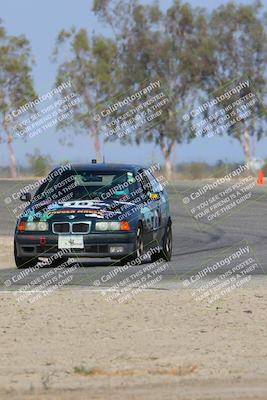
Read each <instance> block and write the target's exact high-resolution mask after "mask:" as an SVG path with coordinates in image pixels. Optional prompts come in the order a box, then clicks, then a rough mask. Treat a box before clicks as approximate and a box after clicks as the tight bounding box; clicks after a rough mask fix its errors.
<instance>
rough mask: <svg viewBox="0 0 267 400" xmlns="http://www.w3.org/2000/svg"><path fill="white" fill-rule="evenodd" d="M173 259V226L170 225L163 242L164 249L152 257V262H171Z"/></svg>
mask: <svg viewBox="0 0 267 400" xmlns="http://www.w3.org/2000/svg"><path fill="white" fill-rule="evenodd" d="M171 258H172V225H171V222H169V223H168V225H167V227H166V230H165V233H164V236H163V241H162V249H161V250H160V251H159V252H157V253H155V254H152V255H151V261H152V262H155V261H158V260H160V259H163V260H164V261H171Z"/></svg>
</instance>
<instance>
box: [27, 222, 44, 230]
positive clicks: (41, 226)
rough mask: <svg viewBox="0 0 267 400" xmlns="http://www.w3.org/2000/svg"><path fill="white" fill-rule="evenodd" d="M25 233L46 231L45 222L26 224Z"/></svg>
mask: <svg viewBox="0 0 267 400" xmlns="http://www.w3.org/2000/svg"><path fill="white" fill-rule="evenodd" d="M24 230H25V231H48V223H47V222H26V224H25V229H24Z"/></svg>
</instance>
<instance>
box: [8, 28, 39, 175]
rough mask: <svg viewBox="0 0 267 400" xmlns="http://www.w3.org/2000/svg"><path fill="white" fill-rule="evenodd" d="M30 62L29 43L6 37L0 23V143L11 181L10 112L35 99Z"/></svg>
mask: <svg viewBox="0 0 267 400" xmlns="http://www.w3.org/2000/svg"><path fill="white" fill-rule="evenodd" d="M32 62H33V61H32V57H31V49H30V45H29V41H28V40H27V39H26V38H25V36H24V35H20V36H9V35H7V33H6V31H5V29H4V27H3V24H2V21H1V20H0V124H1V127H2V130H3V134H2V135H0V140H1V141H2V142H6V143H7V147H8V154H9V159H10V173H11V176H12V177H13V178H15V177H16V176H17V163H16V156H15V153H14V148H13V140H14V136H13V133H12V131H13V130H14V128H15V125H16V123H17V122H18V119H19V118H17V119H15V118H13V116H12V114H11V111H12V110H17V109H19V107H21V106H22V105H24V104H25V103H27V102H28V101H29V100H31V99H32V98H34V97H35V91H34V87H33V80H32V76H31V67H32Z"/></svg>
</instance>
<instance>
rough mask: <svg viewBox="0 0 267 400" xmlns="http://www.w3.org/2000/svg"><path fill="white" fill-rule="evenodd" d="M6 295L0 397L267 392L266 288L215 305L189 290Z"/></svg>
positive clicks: (257, 395)
mask: <svg viewBox="0 0 267 400" xmlns="http://www.w3.org/2000/svg"><path fill="white" fill-rule="evenodd" d="M0 296H1V302H0V312H1V336H0V348H1V368H0V397H1V399H17V398H20V399H24V398H25V399H26V398H27V399H36V398H38V399H63V398H64V400H66V399H73V398H75V399H88V398H90V399H105V398H111V397H112V398H114V399H126V398H127V399H152V398H153V399H162V398H166V399H172V398H173V399H213V400H215V399H235V398H236V399H242V400H244V399H250V398H253V399H266V398H267V383H266V382H267V379H266V378H267V376H266V375H267V372H266V371H267V348H266V343H267V337H266V336H267V335H266V302H267V301H266V290H265V288H264V287H249V288H242V289H239V290H235V291H233V292H232V293H230V294H229V295H228V296H227V297H225V298H223V299H221V300H219V301H218V302H217V303H215V304H213V305H210V306H208V305H203V304H197V303H196V302H194V301H193V299H192V296H191V293H190V290H189V289H180V290H169V291H167V290H164V291H157V290H149V291H146V292H144V293H142V294H140V295H138V296H137V297H135V298H134V299H132V300H131V301H129V302H127V303H122V304H116V305H114V304H110V303H108V302H106V301H105V299H104V297H103V296H102V295H101V293H100V292H96V291H92V290H91V291H90V290H80V289H69V288H66V289H62V290H60V291H57V292H55V293H53V294H52V295H50V296H47V297H44V298H42V299H40V300H39V301H37V302H36V303H33V304H30V303H25V302H23V303H22V304H19V303H17V301H16V299H15V297H14V295H13V294H12V293H6V292H5V293H0Z"/></svg>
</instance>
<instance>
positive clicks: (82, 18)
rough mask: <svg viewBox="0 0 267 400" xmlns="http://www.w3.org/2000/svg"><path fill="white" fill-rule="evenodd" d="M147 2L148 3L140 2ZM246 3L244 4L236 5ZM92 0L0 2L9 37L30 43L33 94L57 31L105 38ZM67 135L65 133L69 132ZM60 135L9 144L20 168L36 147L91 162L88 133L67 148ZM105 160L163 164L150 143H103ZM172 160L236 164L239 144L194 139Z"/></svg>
mask: <svg viewBox="0 0 267 400" xmlns="http://www.w3.org/2000/svg"><path fill="white" fill-rule="evenodd" d="M188 2H189V3H190V4H191V5H193V6H202V7H203V6H205V7H207V8H208V9H212V8H213V7H214V6H217V5H219V4H224V3H226V2H227V1H220V0H216V1H214V0H206V1H205V2H204V4H203V1H200V0H190V1H188ZM143 3H149V0H147V1H143ZM160 3H161V4H162V7H163V8H167V7H168V6H169V5H170V4H171V3H172V1H171V0H162V1H160ZM241 3H242V4H249V3H251V2H250V1H245V0H243V1H241ZM91 8H92V0H68V1H66V0H56V1H55V0H45V1H36V0H23V1H21V0H8V1H2V2H1V12H0V17H1V18H2V19H3V20H4V25H5V27H6V30H7V32H8V33H9V34H13V35H17V34H21V33H24V34H25V35H26V36H27V37H28V39H29V40H30V42H31V46H32V52H33V55H34V58H35V62H36V64H35V66H34V69H33V76H34V80H35V85H36V89H37V92H38V94H39V95H41V94H43V93H46V92H48V91H49V90H51V88H52V86H53V84H54V79H55V76H56V70H57V65H55V64H53V63H52V62H51V53H52V51H53V47H54V44H55V38H56V36H57V34H58V32H59V31H60V30H61V29H63V28H64V29H68V28H70V27H71V26H72V25H74V26H76V27H77V28H81V27H85V28H87V30H88V31H89V32H92V31H95V32H96V33H97V34H100V33H101V34H108V30H107V28H105V27H104V26H103V25H102V24H101V23H100V22H99V21H98V20H97V19H96V17H95V16H94V14H93V13H92V12H91ZM70 132H71V130H70ZM60 135H61V134H60V133H59V132H56V131H55V130H54V129H50V130H49V131H46V133H44V134H42V135H39V136H37V137H36V138H33V139H30V140H28V142H27V143H25V142H23V141H22V140H16V141H15V145H14V147H15V152H16V155H17V160H18V162H19V163H20V164H24V165H25V164H26V163H27V158H26V153H32V152H33V150H34V149H35V148H39V149H40V150H41V152H42V153H43V154H49V155H51V157H52V158H53V159H54V160H55V161H60V160H67V159H68V160H70V161H73V162H87V161H90V160H91V159H92V158H94V151H93V146H92V142H91V139H90V137H89V135H88V136H87V135H84V136H75V137H74V140H73V145H72V146H71V147H67V146H63V145H61V144H60V143H59V138H60ZM266 145H267V140H263V141H261V142H260V143H259V144H258V145H257V156H259V157H267V151H266V150H265V149H266V148H267V146H266ZM104 153H105V158H106V161H112V162H116V161H117V162H126V161H131V162H136V163H142V164H148V163H149V162H151V161H152V160H153V161H159V162H160V163H162V162H164V160H163V157H162V155H161V152H160V150H159V149H158V148H156V147H154V145H152V144H151V145H144V144H142V145H141V146H139V147H137V146H131V147H129V146H123V147H122V146H121V145H119V144H105V151H104ZM175 158H176V161H177V162H190V161H208V162H210V163H214V162H216V161H217V160H219V159H222V160H227V161H239V160H242V159H243V152H242V149H241V146H240V144H239V143H238V142H237V141H236V140H233V139H230V138H221V137H213V138H210V139H208V138H199V139H195V140H193V141H192V142H191V143H190V144H184V145H177V149H176V157H175ZM0 164H1V165H7V164H8V156H7V151H6V144H0Z"/></svg>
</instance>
